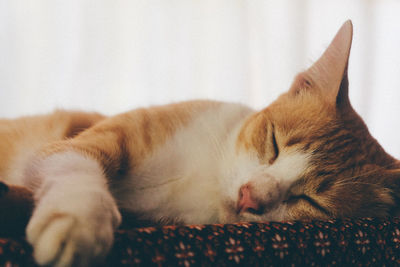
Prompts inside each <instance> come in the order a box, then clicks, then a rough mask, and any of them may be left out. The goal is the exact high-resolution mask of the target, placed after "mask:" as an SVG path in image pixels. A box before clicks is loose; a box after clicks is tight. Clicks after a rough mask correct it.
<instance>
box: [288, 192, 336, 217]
mask: <svg viewBox="0 0 400 267" xmlns="http://www.w3.org/2000/svg"><path fill="white" fill-rule="evenodd" d="M300 201H302V202H303V204H307V205H309V206H311V207H313V208H315V209H317V210H318V211H320V212H322V213H324V214H325V215H330V213H329V211H328V210H327V209H326V208H324V207H323V206H321V204H319V203H318V201H317V200H315V199H314V198H312V197H310V196H308V195H306V194H300V195H290V196H289V197H288V198H286V199H285V200H284V203H286V204H288V205H295V204H298V203H299V202H300Z"/></svg>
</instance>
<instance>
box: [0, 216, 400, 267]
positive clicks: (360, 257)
mask: <svg viewBox="0 0 400 267" xmlns="http://www.w3.org/2000/svg"><path fill="white" fill-rule="evenodd" d="M31 253H32V249H31V247H30V246H29V245H28V244H27V243H26V242H25V241H24V240H23V238H18V237H14V238H0V266H35V265H34V262H33V259H32V255H31ZM399 264H400V218H391V219H387V220H383V219H369V218H365V219H356V220H350V219H345V220H332V221H327V222H322V221H312V222H264V223H237V224H225V225H223V224H215V225H187V226H163V227H146V228H134V229H129V230H119V231H117V233H116V237H115V244H114V247H113V249H112V251H111V253H110V254H109V256H108V257H107V259H106V261H105V262H104V266H132V265H135V266H193V265H202V266H232V265H246V266H330V265H338V266H348V265H352V266H371V265H372V266H384V265H386V266H394V265H399Z"/></svg>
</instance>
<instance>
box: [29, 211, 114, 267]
mask: <svg viewBox="0 0 400 267" xmlns="http://www.w3.org/2000/svg"><path fill="white" fill-rule="evenodd" d="M103 212H104V213H110V214H108V215H107V214H102V215H101V216H100V217H99V216H94V217H90V216H79V215H77V214H74V213H68V212H67V213H65V212H63V211H62V209H61V210H48V211H44V210H39V211H35V213H34V215H33V217H32V219H31V221H30V222H29V224H28V227H27V230H26V233H27V239H28V241H29V242H30V243H31V244H32V246H33V249H34V258H35V260H36V262H37V263H38V264H40V265H51V266H90V265H93V264H96V262H98V261H99V260H101V259H103V258H104V257H105V256H106V255H107V252H108V251H109V250H110V248H111V246H112V243H113V236H114V230H115V228H116V227H117V225H118V224H119V222H120V220H121V219H120V214H119V212H118V210H117V209H116V207H115V210H112V211H111V212H110V210H108V212H107V211H103Z"/></svg>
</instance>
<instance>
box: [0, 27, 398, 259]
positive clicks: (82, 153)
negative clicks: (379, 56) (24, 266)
mask: <svg viewBox="0 0 400 267" xmlns="http://www.w3.org/2000/svg"><path fill="white" fill-rule="evenodd" d="M351 40H352V24H351V22H350V21H347V22H346V23H344V25H343V26H342V27H341V29H340V30H339V32H338V33H337V35H336V36H335V38H334V40H333V41H332V43H331V44H330V45H329V47H328V48H327V50H326V51H325V53H324V54H323V55H322V56H321V58H320V59H319V60H318V61H317V62H316V63H315V64H314V65H312V66H311V67H310V68H309V69H308V70H306V71H304V72H302V73H300V74H299V75H298V76H297V77H296V78H295V80H294V82H293V85H292V86H291V88H290V89H289V91H288V92H287V93H284V94H283V95H281V96H280V97H279V98H278V99H277V100H276V101H275V102H273V103H272V104H271V105H270V106H268V107H267V108H265V109H263V110H261V111H254V110H252V109H250V108H248V107H245V106H242V105H239V104H232V103H222V102H213V101H191V102H184V103H177V104H172V105H166V106H158V107H152V108H148V109H137V110H133V111H130V112H127V113H124V114H120V115H117V116H114V117H109V118H106V117H104V116H102V115H99V114H92V113H77V112H64V111H58V112H55V113H53V114H51V115H45V116H35V117H25V118H20V119H16V120H1V121H0V151H1V153H0V159H1V160H0V177H3V178H4V181H5V182H6V183H10V184H17V185H23V186H26V187H28V188H29V189H31V190H32V191H33V192H34V196H35V209H34V212H33V215H32V217H31V220H30V222H29V225H28V227H27V229H26V234H27V239H28V241H29V242H30V243H31V244H32V245H33V247H34V257H35V259H36V261H37V262H38V263H39V264H43V265H47V264H52V265H56V266H69V265H73V266H77V265H81V266H85V265H88V264H90V263H93V262H95V261H96V260H98V259H99V258H101V257H104V255H105V254H106V252H107V251H108V250H109V249H110V247H111V245H112V242H113V232H114V230H115V229H116V228H117V227H118V225H119V224H120V222H121V215H120V212H124V213H128V214H130V215H131V216H133V217H134V218H135V219H136V221H137V222H138V223H150V224H167V223H181V224H183V223H188V224H193V223H198V224H203V223H230V222H237V221H263V220H301V219H329V218H335V217H360V216H379V217H384V216H390V215H394V214H396V212H397V209H398V208H397V207H398V202H399V197H400V188H399V186H400V163H399V161H397V160H396V159H394V158H392V157H391V156H390V155H388V154H386V153H385V151H384V150H383V149H382V148H381V146H380V145H379V144H378V143H377V142H376V141H375V139H374V138H372V137H371V135H370V134H369V132H368V130H367V127H366V126H365V125H364V123H363V121H362V120H361V118H360V117H359V116H358V115H357V113H356V112H355V111H354V110H353V108H352V106H351V104H350V102H349V99H348V79H347V63H348V57H349V53H350V46H351Z"/></svg>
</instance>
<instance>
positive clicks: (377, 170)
mask: <svg viewBox="0 0 400 267" xmlns="http://www.w3.org/2000/svg"><path fill="white" fill-rule="evenodd" d="M396 164H399V162H396V161H395V162H392V163H390V164H388V165H385V166H381V167H379V168H378V169H374V170H371V171H367V172H364V173H362V174H358V175H355V176H350V177H347V178H345V179H343V180H342V181H343V182H345V181H349V180H352V179H357V178H360V177H363V176H369V175H371V174H374V173H377V172H379V171H382V170H384V169H386V168H388V167H392V166H394V165H396Z"/></svg>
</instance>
